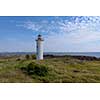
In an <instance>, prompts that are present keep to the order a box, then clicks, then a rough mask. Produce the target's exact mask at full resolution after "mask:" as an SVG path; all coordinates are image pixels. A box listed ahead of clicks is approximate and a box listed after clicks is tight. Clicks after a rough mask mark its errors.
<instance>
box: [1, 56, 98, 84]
mask: <svg viewBox="0 0 100 100" xmlns="http://www.w3.org/2000/svg"><path fill="white" fill-rule="evenodd" d="M16 59H18V58H16V57H13V58H12V57H11V58H8V59H7V58H6V59H5V58H0V82H1V83H4V82H6V83H91V82H92V83H99V82H100V61H81V60H78V59H75V58H71V57H59V58H48V59H45V60H41V61H37V60H35V59H33V60H32V59H24V58H23V59H20V60H16ZM30 66H31V67H30ZM23 69H24V70H23ZM30 73H31V74H30Z"/></svg>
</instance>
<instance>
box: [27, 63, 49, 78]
mask: <svg viewBox="0 0 100 100" xmlns="http://www.w3.org/2000/svg"><path fill="white" fill-rule="evenodd" d="M27 72H28V74H29V75H38V76H45V75H47V74H48V68H47V67H46V66H45V65H40V64H36V63H30V64H29V65H28V66H27Z"/></svg>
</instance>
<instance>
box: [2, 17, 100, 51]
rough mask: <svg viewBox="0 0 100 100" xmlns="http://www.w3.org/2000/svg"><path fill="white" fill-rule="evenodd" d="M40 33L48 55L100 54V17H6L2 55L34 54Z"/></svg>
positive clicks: (3, 20)
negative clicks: (72, 53)
mask: <svg viewBox="0 0 100 100" xmlns="http://www.w3.org/2000/svg"><path fill="white" fill-rule="evenodd" d="M38 34H42V35H43V37H44V40H45V41H44V51H45V52H99V51H100V17H99V16H45V17H43V16H35V17H29V16H20V17H18V16H15V17H9V16H6V17H4V16H2V17H0V52H22V51H24V52H34V51H35V50H36V48H35V47H36V43H35V39H36V37H37V35H38Z"/></svg>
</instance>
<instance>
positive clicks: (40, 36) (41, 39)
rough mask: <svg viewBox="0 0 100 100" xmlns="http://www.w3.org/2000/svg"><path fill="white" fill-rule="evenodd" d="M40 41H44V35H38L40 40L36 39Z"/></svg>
mask: <svg viewBox="0 0 100 100" xmlns="http://www.w3.org/2000/svg"><path fill="white" fill-rule="evenodd" d="M38 40H40V41H44V40H43V38H42V35H40V34H39V35H38V38H37V39H36V41H38Z"/></svg>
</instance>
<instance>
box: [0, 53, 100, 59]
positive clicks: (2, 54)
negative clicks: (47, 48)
mask: <svg viewBox="0 0 100 100" xmlns="http://www.w3.org/2000/svg"><path fill="white" fill-rule="evenodd" d="M23 54H24V55H25V54H36V53H35V52H1V53H0V56H9V55H23ZM44 55H58V56H63V55H72V56H74V55H75V56H93V57H97V58H100V52H44Z"/></svg>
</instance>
